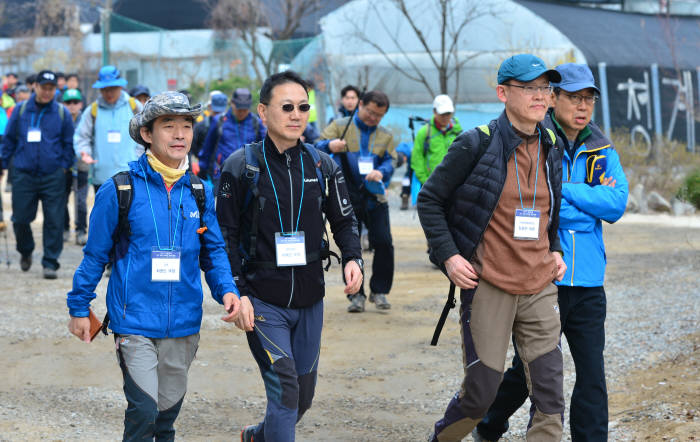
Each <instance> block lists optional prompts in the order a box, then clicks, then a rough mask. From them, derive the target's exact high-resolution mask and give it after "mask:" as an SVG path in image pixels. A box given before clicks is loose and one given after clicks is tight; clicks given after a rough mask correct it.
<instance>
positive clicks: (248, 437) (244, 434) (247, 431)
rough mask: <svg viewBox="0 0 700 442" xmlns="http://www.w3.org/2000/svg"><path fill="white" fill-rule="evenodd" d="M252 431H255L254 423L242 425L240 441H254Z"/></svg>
mask: <svg viewBox="0 0 700 442" xmlns="http://www.w3.org/2000/svg"><path fill="white" fill-rule="evenodd" d="M253 433H255V425H248V426H247V427H243V430H241V442H255V441H254V440H253Z"/></svg>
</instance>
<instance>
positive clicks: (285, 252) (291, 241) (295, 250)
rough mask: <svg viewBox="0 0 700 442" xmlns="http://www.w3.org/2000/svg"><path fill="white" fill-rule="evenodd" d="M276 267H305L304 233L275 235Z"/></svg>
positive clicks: (278, 233)
mask: <svg viewBox="0 0 700 442" xmlns="http://www.w3.org/2000/svg"><path fill="white" fill-rule="evenodd" d="M275 249H276V251H277V267H289V266H303V265H306V244H305V243H304V232H297V233H280V232H277V233H275Z"/></svg>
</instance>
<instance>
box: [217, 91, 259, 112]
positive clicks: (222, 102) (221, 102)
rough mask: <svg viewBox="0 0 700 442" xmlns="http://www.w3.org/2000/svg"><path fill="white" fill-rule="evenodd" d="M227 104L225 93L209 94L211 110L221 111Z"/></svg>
mask: <svg viewBox="0 0 700 442" xmlns="http://www.w3.org/2000/svg"><path fill="white" fill-rule="evenodd" d="M227 105H228V97H227V96H226V94H223V93H218V94H212V95H211V110H213V111H214V112H219V113H221V112H223V111H225V110H226V106H227ZM249 106H250V105H249Z"/></svg>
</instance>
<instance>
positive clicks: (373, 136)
mask: <svg viewBox="0 0 700 442" xmlns="http://www.w3.org/2000/svg"><path fill="white" fill-rule="evenodd" d="M388 110H389V97H387V96H386V94H385V93H383V92H380V91H370V92H367V93H365V94H364V95H363V96H362V98H361V99H360V103H359V107H358V110H357V113H356V114H355V116H354V117H345V118H340V119H337V120H334V121H333V122H332V123H331V124H330V125H328V126H327V127H326V128H325V129H324V130H323V133H322V134H321V141H319V142H318V143H316V147H317V148H318V149H320V150H322V151H323V152H326V153H333V154H335V155H334V158H335V161H336V163H338V165H340V166H341V167H342V169H343V174H345V176H346V178H347V180H348V189H349V190H350V199H351V200H352V206H353V208H354V210H355V215H356V216H357V219H358V221H360V222H361V223H362V224H363V225H364V226H366V227H367V230H368V233H369V242H370V244H371V245H372V247H374V259H373V260H372V278H371V279H370V281H369V289H370V295H369V301H370V302H373V303H374V304H375V305H376V307H377V308H378V309H380V310H389V309H390V308H391V304H389V302H388V301H387V299H386V297H387V295H388V294H389V291H391V285H392V282H393V279H394V244H393V240H392V238H391V229H390V223H389V204H388V200H387V196H386V187H387V186H388V184H389V180H390V179H391V175H392V174H393V173H394V166H393V163H392V162H393V160H394V159H395V158H396V142H395V140H394V137H393V135H392V134H391V132H390V131H389V130H388V129H386V128H384V127H382V126H380V125H379V123H380V122H381V120H382V118H383V117H384V115H385V114H386V113H387V111H388ZM350 118H352V122H350ZM348 123H350V124H349V126H348ZM346 126H348V130H347V132H346V131H345V128H346ZM343 135H345V137H344V138H342V139H341V137H342V136H343ZM365 298H366V297H365V291H364V287H362V288H361V289H360V291H359V292H358V293H354V294H350V295H349V296H348V299H349V300H350V306H348V312H351V313H361V312H364V311H365Z"/></svg>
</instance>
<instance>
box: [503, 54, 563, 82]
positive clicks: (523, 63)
mask: <svg viewBox="0 0 700 442" xmlns="http://www.w3.org/2000/svg"><path fill="white" fill-rule="evenodd" d="M545 74H546V75H547V77H548V78H549V81H551V82H554V83H558V82H559V81H561V75H559V72H557V71H555V70H554V69H547V66H546V65H545V64H544V61H542V59H541V58H539V57H537V56H535V55H532V54H518V55H513V56H512V57H510V58H508V59H506V60H505V61H504V62H503V63H501V67H499V68H498V84H503V83H505V82H506V81H508V80H518V81H522V82H528V81H532V80H534V79H535V78H538V77H540V76H541V75H545Z"/></svg>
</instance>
